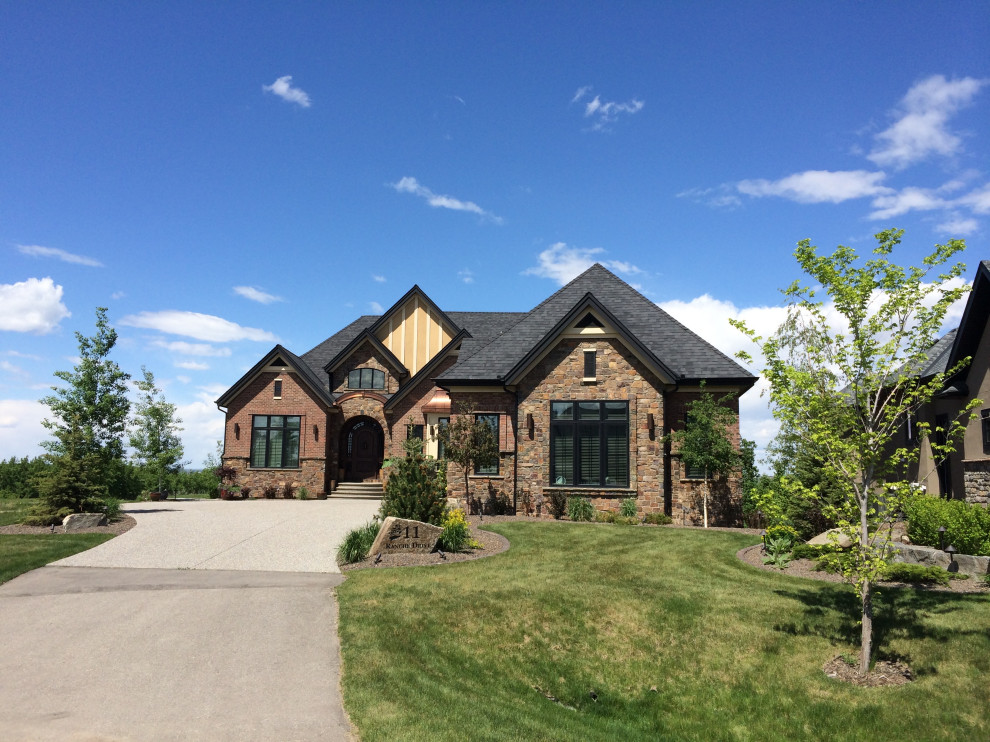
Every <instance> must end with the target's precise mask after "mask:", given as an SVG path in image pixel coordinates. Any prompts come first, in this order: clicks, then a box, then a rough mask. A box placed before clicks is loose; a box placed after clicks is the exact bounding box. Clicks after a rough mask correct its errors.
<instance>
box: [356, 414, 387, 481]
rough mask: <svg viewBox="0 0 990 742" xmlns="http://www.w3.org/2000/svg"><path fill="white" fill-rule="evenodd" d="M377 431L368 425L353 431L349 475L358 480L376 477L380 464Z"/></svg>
mask: <svg viewBox="0 0 990 742" xmlns="http://www.w3.org/2000/svg"><path fill="white" fill-rule="evenodd" d="M378 438H379V433H378V431H377V430H375V428H374V427H372V426H370V425H362V426H361V427H360V428H358V429H356V430H355V431H354V437H353V439H352V442H351V476H352V477H353V478H354V479H356V480H358V481H364V480H366V479H376V478H377V477H378V469H379V467H380V466H381V454H380V447H379V440H378Z"/></svg>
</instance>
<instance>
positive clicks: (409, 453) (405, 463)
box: [381, 439, 447, 526]
mask: <svg viewBox="0 0 990 742" xmlns="http://www.w3.org/2000/svg"><path fill="white" fill-rule="evenodd" d="M403 447H404V448H405V450H406V456H405V458H402V459H399V460H397V461H394V462H393V464H392V472H391V474H390V475H389V478H388V482H386V483H385V494H384V496H383V497H382V509H381V516H382V518H383V519H384V518H387V517H388V516H390V515H392V516H395V517H396V518H409V519H411V520H420V521H423V522H424V523H432V524H433V525H437V526H442V525H443V520H444V516H445V515H446V513H447V493H446V491H445V489H444V488H442V487H441V486H440V483H439V480H438V479H437V476H436V469H435V467H434V465H433V464H431V463H430V461H427V460H426V458H424V456H423V449H422V443H421V442H420V441H419V440H417V439H410V440H408V441H406V442H405V443H404V444H403Z"/></svg>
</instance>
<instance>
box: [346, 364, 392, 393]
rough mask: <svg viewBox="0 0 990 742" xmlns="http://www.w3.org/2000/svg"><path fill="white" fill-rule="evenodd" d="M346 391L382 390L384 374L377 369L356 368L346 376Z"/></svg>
mask: <svg viewBox="0 0 990 742" xmlns="http://www.w3.org/2000/svg"><path fill="white" fill-rule="evenodd" d="M347 388H348V389H384V388H385V372H384V371H380V370H379V369H377V368H356V369H354V370H353V371H351V372H350V373H349V374H347Z"/></svg>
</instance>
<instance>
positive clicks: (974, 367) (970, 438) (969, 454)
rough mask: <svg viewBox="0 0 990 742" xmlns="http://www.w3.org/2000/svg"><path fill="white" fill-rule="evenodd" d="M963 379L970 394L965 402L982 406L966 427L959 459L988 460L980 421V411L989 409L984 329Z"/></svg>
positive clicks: (989, 342)
mask: <svg viewBox="0 0 990 742" xmlns="http://www.w3.org/2000/svg"><path fill="white" fill-rule="evenodd" d="M965 378H966V385H967V386H968V387H969V394H970V396H969V397H968V398H967V399H966V400H965V401H969V400H970V399H980V400H982V401H983V404H981V405H980V406H979V407H977V408H976V419H975V420H970V421H968V423H967V425H966V435H965V437H964V438H963V445H962V448H961V450H960V454H961V458H962V459H964V460H966V461H980V460H983V461H986V460H990V453H987V452H985V451H984V450H983V424H982V421H981V419H980V411H981V410H985V409H990V336H988V333H987V332H986V329H985V328H984V331H983V337H981V338H980V344H979V345H978V346H977V348H976V352H975V353H974V354H973V360H972V361H971V362H970V364H969V370H968V372H967V373H966V377H965ZM960 407H961V405H960Z"/></svg>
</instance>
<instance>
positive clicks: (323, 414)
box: [223, 372, 330, 497]
mask: <svg viewBox="0 0 990 742" xmlns="http://www.w3.org/2000/svg"><path fill="white" fill-rule="evenodd" d="M275 379H281V380H282V397H281V399H275V396H274V381H275ZM328 414H329V408H328V407H327V405H326V404H325V403H324V402H323V401H322V400H320V399H319V398H318V397H316V396H315V395H314V394H313V393H312V392H311V391H310V390H309V388H308V387H307V386H306V385H304V384H302V383H300V382H299V379H298V377H297V376H296V374H295V373H292V372H284V373H267V372H266V373H262V374H259V375H258V376H257V377H255V379H253V380H252V381H251V382H250V383H249V384H248V385H247V386H246V387H245V388H244V390H243V391H242V392H241V393H240V394H239V395H238V396H237V398H236V399H235V400H234V401H233V402H232V403H231V404H230V405H228V407H227V420H226V424H225V429H224V452H223V462H224V463H225V464H226V465H227V466H232V467H234V468H235V469H237V479H236V482H235V483H236V484H238V485H240V486H242V487H244V486H247V487H251V489H252V492H251V495H252V496H253V497H260V496H261V490H262V488H263V487H265V486H266V485H268V484H276V485H277V486H281V485H282V484H283V483H285V482H292V483H293V484H295V485H296V486H297V487H300V486H304V487H306V489H307V490H309V492H310V493H311V494H313V495H315V494H316V493H317V492H320V491H321V490H323V489H324V488H325V487H326V476H325V475H326V459H327V442H328V440H330V437H329V435H328V431H327V416H328ZM254 415H298V416H299V418H300V420H299V468H298V469H254V468H251V466H250V462H251V429H252V424H253V416H254Z"/></svg>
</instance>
